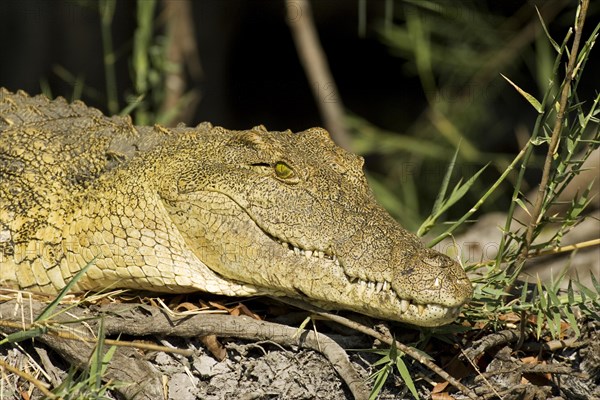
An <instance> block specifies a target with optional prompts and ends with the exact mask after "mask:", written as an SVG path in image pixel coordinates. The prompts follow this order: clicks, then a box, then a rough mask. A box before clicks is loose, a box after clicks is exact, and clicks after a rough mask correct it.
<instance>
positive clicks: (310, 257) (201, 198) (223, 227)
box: [167, 192, 471, 326]
mask: <svg viewBox="0 0 600 400" xmlns="http://www.w3.org/2000/svg"><path fill="white" fill-rule="evenodd" d="M182 209H183V210H185V212H176V210H182ZM167 210H169V213H170V214H171V217H172V218H173V222H174V224H175V226H177V227H178V229H179V231H180V232H181V234H182V236H183V237H184V238H185V240H186V243H187V245H188V246H189V247H190V248H191V249H192V250H193V252H194V253H195V254H196V256H197V257H198V259H199V260H201V261H202V263H203V264H204V265H206V266H207V267H208V268H210V269H211V270H213V271H214V272H215V274H218V275H219V276H221V277H222V278H223V282H227V280H230V282H231V284H232V285H233V284H234V285H239V284H240V283H243V284H245V285H248V286H253V287H256V290H257V294H269V295H273V294H275V295H287V296H290V297H295V298H299V299H302V300H304V301H308V302H311V303H315V304H318V305H319V306H321V307H323V308H326V309H347V310H352V311H356V312H359V313H363V314H366V315H370V316H373V317H377V318H384V319H390V320H397V321H402V322H406V323H411V324H415V325H420V326H440V325H444V324H447V323H450V322H452V321H453V320H454V319H455V318H456V317H457V315H458V313H459V311H460V307H461V306H462V305H463V304H464V303H465V302H466V300H467V299H468V298H469V297H470V294H471V292H470V291H471V289H470V283H468V279H466V276H464V273H463V276H459V277H457V282H458V281H460V280H461V279H463V280H464V282H459V283H461V284H463V286H464V289H463V292H464V293H463V294H464V295H463V296H458V299H456V298H455V297H454V296H438V298H437V299H436V298H435V295H432V294H431V293H427V294H426V295H425V296H424V295H422V293H421V292H419V291H415V290H412V291H411V288H413V287H415V286H416V285H413V284H412V283H411V277H410V276H404V277H403V275H406V274H403V273H402V272H403V271H404V269H403V268H400V267H396V266H393V267H390V268H388V269H389V270H391V271H394V270H396V271H399V273H397V274H396V275H395V277H392V276H390V278H389V279H387V280H386V279H380V280H365V279H361V278H359V277H357V276H355V274H353V273H352V269H350V268H347V267H345V266H344V260H343V259H342V258H341V256H338V255H333V254H331V253H329V254H328V253H327V252H326V251H323V250H317V249H314V248H313V249H312V250H309V249H302V248H300V247H297V246H294V245H292V244H290V243H287V242H285V241H283V240H281V239H278V238H276V237H274V236H272V235H271V234H270V233H268V232H266V231H265V230H263V229H262V228H260V227H259V225H258V224H257V223H256V222H255V221H254V220H253V219H252V218H251V217H250V216H249V215H248V214H247V213H246V212H245V211H244V210H243V209H242V208H241V207H239V205H238V204H237V203H235V202H234V201H233V200H231V199H230V198H229V197H227V196H225V195H223V194H220V193H216V192H201V193H196V194H194V196H191V197H190V196H188V197H186V198H185V200H182V201H174V202H171V203H170V204H167ZM424 251H425V252H427V251H428V249H425V250H424ZM425 267H427V265H425ZM364 269H365V270H369V271H370V268H369V266H368V265H365V266H364ZM431 269H432V271H433V275H432V276H434V275H435V273H437V274H438V276H439V271H438V270H437V268H435V267H431ZM461 271H462V269H461ZM370 272H372V271H370ZM418 272H421V273H424V272H426V271H425V270H424V268H423V266H422V267H421V269H420V270H419V271H418ZM425 275H426V274H425ZM429 275H431V273H430V274H429ZM222 284H223V283H222ZM440 284H441V282H440ZM425 285H426V286H427V285H428V284H427V283H425ZM420 286H422V285H420ZM429 286H435V281H434V282H433V283H432V285H429ZM467 286H468V288H467ZM198 289H201V290H206V288H204V287H199V288H198ZM434 289H435V290H433V293H441V289H442V287H439V288H434ZM450 290H453V289H452V288H451V289H450ZM430 299H433V300H430Z"/></svg>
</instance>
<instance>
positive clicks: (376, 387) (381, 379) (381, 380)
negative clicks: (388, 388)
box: [369, 364, 390, 400]
mask: <svg viewBox="0 0 600 400" xmlns="http://www.w3.org/2000/svg"><path fill="white" fill-rule="evenodd" d="M389 374H390V365H389V364H388V365H386V366H385V367H383V368H382V369H380V370H379V371H377V372H376V373H375V374H374V375H371V377H375V378H376V379H375V383H373V389H372V390H371V394H370V395H369V400H375V399H376V398H377V396H378V395H379V392H381V389H382V388H383V385H384V384H385V381H386V380H387V377H388V375H389Z"/></svg>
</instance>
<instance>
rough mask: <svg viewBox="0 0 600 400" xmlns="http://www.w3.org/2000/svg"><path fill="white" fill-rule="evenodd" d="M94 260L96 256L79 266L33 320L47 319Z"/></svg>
mask: <svg viewBox="0 0 600 400" xmlns="http://www.w3.org/2000/svg"><path fill="white" fill-rule="evenodd" d="M95 261H96V257H94V258H93V259H92V260H91V261H90V262H88V263H87V265H86V266H85V267H83V268H81V270H80V271H79V272H77V273H76V274H75V276H73V279H71V280H70V281H69V282H68V283H67V285H66V286H65V287H64V288H63V289H62V290H61V291H60V292H59V293H58V295H57V296H56V298H55V299H54V300H52V302H51V303H50V304H48V307H46V308H45V309H44V311H42V313H41V314H40V315H38V317H37V318H36V319H35V322H40V321H43V320H45V319H47V318H48V317H49V316H50V315H52V313H53V312H54V309H55V308H56V306H58V305H59V304H60V302H61V301H62V299H63V297H65V296H66V295H67V293H69V291H70V290H71V288H72V287H73V285H75V283H77V281H78V280H79V279H81V277H82V276H83V275H85V273H86V272H87V270H88V269H89V268H90V267H91V266H92V265H93V264H94V262H95Z"/></svg>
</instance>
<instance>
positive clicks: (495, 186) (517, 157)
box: [427, 141, 531, 247]
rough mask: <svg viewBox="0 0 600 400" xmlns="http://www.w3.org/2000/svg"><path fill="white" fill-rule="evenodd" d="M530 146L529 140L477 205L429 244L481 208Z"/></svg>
mask: <svg viewBox="0 0 600 400" xmlns="http://www.w3.org/2000/svg"><path fill="white" fill-rule="evenodd" d="M530 147H531V141H529V142H527V145H526V146H525V147H524V148H523V149H522V150H521V151H520V152H519V154H517V156H516V157H515V158H514V159H513V160H512V162H511V163H510V165H509V166H508V167H507V168H506V170H505V171H504V172H503V173H502V175H500V177H499V178H498V179H497V180H496V182H494V184H493V185H492V186H491V187H490V188H489V189H488V190H487V192H485V194H484V195H483V196H482V197H481V198H480V199H479V200H477V203H475V205H474V206H473V207H471V209H470V210H469V211H468V212H466V213H465V215H463V216H462V217H461V219H459V220H458V221H456V222H455V223H454V224H452V226H450V228H448V229H447V230H446V231H445V232H444V233H442V234H441V235H439V236H438V237H436V238H435V239H433V240H432V241H431V242H429V243H428V244H427V246H428V247H433V246H435V245H436V244H438V243H439V242H441V241H442V240H444V239H445V238H446V237H448V236H450V235H451V234H452V232H454V230H455V229H456V228H458V227H459V226H461V225H462V224H463V223H464V222H465V221H466V220H467V219H468V218H469V217H470V216H471V215H473V214H474V213H475V212H476V211H477V210H479V207H481V205H482V204H483V203H485V201H486V200H487V198H488V197H489V196H490V195H491V194H492V193H494V191H495V190H496V189H497V188H498V186H499V185H500V184H501V183H502V182H503V181H504V179H506V177H507V176H508V174H509V173H510V172H511V171H512V170H513V169H514V167H515V165H516V164H517V162H519V160H520V159H521V157H523V155H524V154H525V152H526V150H527V149H528V148H530Z"/></svg>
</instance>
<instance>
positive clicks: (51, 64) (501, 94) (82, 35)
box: [0, 0, 600, 228]
mask: <svg viewBox="0 0 600 400" xmlns="http://www.w3.org/2000/svg"><path fill="white" fill-rule="evenodd" d="M142 1H143V0H142ZM169 1H180V0H169ZM98 4H99V3H98V2H96V1H71V0H63V1H44V0H38V1H35V0H27V1H22V0H8V1H7V0H3V1H2V2H0V34H1V36H0V37H1V38H2V39H0V52H1V54H2V62H1V63H0V86H4V87H6V88H8V89H9V90H11V91H15V90H18V89H22V90H25V91H27V92H29V93H30V94H38V93H40V91H41V83H43V84H44V85H45V87H47V88H49V89H50V90H51V93H52V95H53V96H59V95H60V96H64V97H66V98H68V99H70V98H71V96H72V93H73V92H74V87H73V86H74V85H73V82H68V81H66V80H65V76H64V71H67V72H68V73H70V74H71V75H72V76H74V77H77V78H78V79H79V81H78V82H79V83H78V84H83V85H85V88H86V90H84V91H83V92H82V96H81V98H82V100H84V101H85V102H86V103H88V104H90V105H93V106H95V107H97V108H100V109H102V110H103V111H105V112H107V109H106V98H105V96H104V94H105V80H104V79H105V77H104V66H103V50H102V38H101V30H100V17H99V12H98ZM136 4H137V3H136V2H135V1H119V2H118V3H117V5H116V10H115V14H114V19H113V23H112V28H111V32H112V35H113V38H112V39H113V47H114V49H115V52H116V54H117V63H116V71H117V87H118V93H119V95H120V99H119V101H120V103H119V106H120V108H124V107H125V106H126V105H127V104H128V101H129V100H128V99H130V98H131V95H132V94H134V92H135V90H134V87H133V84H132V72H131V70H132V66H131V47H132V38H133V35H134V32H135V29H136ZM191 4H192V20H193V21H194V29H195V35H194V38H193V42H194V43H195V46H196V48H197V55H198V58H199V61H200V63H201V67H202V71H201V74H200V75H198V74H195V73H192V72H191V71H186V78H187V82H186V83H187V87H188V89H189V90H195V91H196V92H197V93H198V94H199V101H198V102H197V103H195V105H194V107H193V113H192V114H189V115H188V116H187V117H186V120H185V121H184V122H186V123H190V124H196V123H198V122H200V121H205V120H206V121H210V122H212V123H214V124H217V125H222V126H225V127H227V128H230V129H246V128H249V127H252V126H254V125H258V124H264V125H265V126H267V128H269V129H271V130H284V129H287V128H290V129H292V130H295V131H297V130H302V129H305V128H308V127H311V126H317V125H323V122H322V120H321V117H320V114H319V108H318V104H317V101H325V100H326V99H329V100H331V97H329V95H331V93H329V92H328V89H327V88H325V87H323V88H322V89H323V98H322V99H318V100H317V101H316V100H315V98H314V97H313V94H312V92H311V85H315V84H316V85H320V83H315V82H310V80H309V79H308V78H307V77H306V75H305V72H304V70H303V68H302V66H301V64H300V62H299V60H298V56H297V52H296V48H295V45H294V42H293V41H292V36H291V33H290V29H289V27H288V25H287V23H286V12H285V4H284V2H283V1H280V0H253V1H243V0H198V1H193V2H192V3H191ZM311 4H312V6H313V15H314V19H315V23H316V26H317V29H318V33H319V36H320V40H321V43H322V46H323V49H324V51H325V53H326V54H327V58H328V61H329V65H330V68H331V71H332V75H333V77H334V79H335V81H336V83H337V86H338V88H339V96H336V97H335V99H334V101H341V102H343V106H344V108H345V110H346V112H347V113H348V115H350V116H355V117H359V118H360V119H361V120H364V121H368V123H369V124H372V125H373V126H374V127H376V128H377V129H376V130H375V132H376V133H374V134H373V135H372V136H367V133H366V130H365V129H361V128H360V127H359V126H357V125H356V124H352V123H351V124H349V128H350V132H351V134H352V138H353V141H354V142H353V143H354V145H355V147H354V148H353V149H354V150H355V151H357V152H359V153H361V154H363V155H364V156H365V157H366V159H367V168H368V170H369V173H370V175H369V176H370V178H371V179H372V180H374V183H375V192H376V194H377V195H378V197H380V199H383V200H382V201H383V203H384V204H385V205H386V207H388V208H389V209H391V211H392V213H393V214H394V215H395V216H396V217H397V218H400V219H401V220H402V222H403V223H405V224H406V225H408V226H409V227H413V228H414V226H418V221H419V220H420V219H421V218H422V217H423V216H424V215H427V214H428V212H429V210H430V207H431V203H432V201H433V199H434V198H435V195H436V193H437V188H438V187H439V181H440V179H441V176H442V175H443V173H444V171H445V166H446V164H447V162H448V160H449V159H450V158H451V157H452V154H453V152H454V150H455V147H456V143H453V142H452V140H449V139H448V138H447V137H445V136H444V135H441V134H440V133H439V132H437V130H438V129H439V127H436V125H435V124H434V123H432V122H430V121H429V120H428V114H427V112H428V110H431V108H432V104H431V103H432V99H433V101H434V102H435V101H436V100H435V99H440V101H443V102H444V104H443V105H440V106H439V107H438V109H439V110H440V111H441V112H442V113H443V114H444V115H445V117H446V118H448V119H449V120H450V121H451V122H452V123H454V124H455V126H456V127H457V128H458V131H459V133H460V134H461V135H463V137H464V138H465V140H466V141H467V142H468V144H469V145H471V146H472V147H473V148H474V149H475V150H474V151H475V152H474V153H473V154H471V155H469V154H468V152H466V149H465V148H464V147H461V153H460V157H459V160H461V162H462V164H461V165H462V166H463V168H462V170H460V171H459V174H463V175H465V176H466V177H467V178H468V175H470V174H472V173H473V172H474V171H477V170H478V169H479V167H481V166H482V165H484V164H485V163H486V162H488V161H492V162H493V164H495V167H496V168H490V169H488V171H486V174H484V177H483V179H484V181H483V183H482V184H481V187H480V188H483V187H486V185H487V184H488V183H487V182H492V181H493V180H494V179H495V178H497V176H498V173H499V171H501V170H502V167H505V166H506V162H507V161H509V160H510V159H511V158H512V156H513V155H514V154H516V152H518V150H519V148H520V147H521V145H522V141H520V140H519V132H521V135H522V138H523V137H526V135H527V134H528V133H529V132H530V130H531V129H532V126H533V122H534V121H535V118H536V116H537V114H536V113H535V111H534V110H533V108H531V107H530V106H529V105H528V104H527V103H526V102H525V101H524V100H523V99H522V98H521V97H520V96H519V95H518V94H517V93H516V92H515V90H514V89H513V88H511V87H510V86H509V85H508V84H507V83H506V81H504V80H503V79H502V77H501V76H500V73H503V74H504V75H506V76H509V77H510V78H511V80H513V81H514V82H516V83H518V84H519V85H520V86H521V87H522V88H523V89H525V90H527V91H529V92H530V93H532V94H533V95H534V96H536V97H538V98H540V99H541V97H542V94H543V91H544V89H545V86H544V85H546V84H547V78H545V77H543V76H541V75H540V68H539V65H540V63H539V59H540V57H542V56H543V54H541V50H543V45H540V43H542V42H545V43H546V44H547V40H546V39H545V36H544V33H543V31H542V30H541V29H539V23H538V22H537V21H538V19H537V15H536V13H535V6H538V7H539V8H540V10H541V12H542V15H546V14H547V15H550V17H549V18H548V19H547V20H546V23H547V25H548V26H549V30H550V34H551V35H552V36H553V37H554V39H555V40H556V41H558V42H559V43H560V42H561V41H562V38H563V37H564V35H565V33H566V31H567V29H568V27H569V26H571V25H572V24H573V20H574V12H575V8H576V2H574V1H529V2H523V1H511V0H506V1H500V2H499V1H464V2H453V1H450V0H447V1H437V2H430V1H413V2H404V1H399V0H396V1H391V2H388V3H386V2H385V1H384V0H369V1H366V7H365V10H366V13H364V14H362V15H363V16H364V18H365V20H366V25H365V26H366V29H365V31H364V34H359V22H358V21H359V7H360V4H361V3H360V2H359V1H351V0H323V1H314V2H312V3H311ZM390 4H391V5H392V6H393V9H392V11H391V14H390V13H389V11H388V12H386V5H387V6H389V5H390ZM163 9H164V2H160V1H159V2H158V3H157V10H156V26H155V28H154V29H155V36H156V37H155V39H156V40H160V37H161V35H164V23H161V11H162V10H163ZM428 10H429V11H428ZM410 13H415V14H414V15H416V14H417V13H418V15H419V16H420V18H422V19H423V20H424V21H425V22H430V23H432V24H433V25H434V26H435V25H440V26H442V25H443V26H445V25H444V24H447V25H448V27H449V28H448V30H447V32H446V31H443V32H441V33H440V32H434V34H432V36H431V38H430V39H431V43H434V44H435V45H436V46H437V47H435V51H434V52H433V54H434V58H436V60H434V61H433V64H434V68H433V72H432V74H433V76H434V81H435V84H436V85H437V87H438V88H441V89H440V92H438V93H433V96H432V93H429V95H430V97H429V100H428V97H427V93H426V92H425V90H424V88H423V85H422V84H421V79H420V78H419V76H418V73H417V69H418V68H417V67H416V63H417V62H416V60H417V57H416V54H417V52H418V47H415V48H414V49H413V50H414V51H410V50H408V51H407V50H406V49H405V50H402V49H401V48H400V47H398V46H395V45H392V44H390V40H389V38H386V36H385V34H384V33H382V32H384V20H385V19H386V18H387V20H388V21H391V22H393V24H394V25H395V26H396V27H398V28H399V29H400V30H401V29H404V27H405V26H406V23H407V19H408V18H409V17H410ZM599 15H600V14H599V12H598V4H594V2H592V6H591V9H590V11H589V18H588V22H587V25H586V33H587V34H588V35H589V32H591V30H592V29H593V25H595V21H597V19H598V16H599ZM482 16H484V17H482ZM428 18H429V19H428ZM531 23H533V24H535V25H538V29H536V30H535V32H534V33H533V34H531V35H528V34H527V33H526V29H525V27H526V26H527V25H528V24H531ZM584 38H587V35H586V34H584ZM400 43H401V42H400ZM436 54H437V56H436ZM503 55H506V56H505V57H504V58H503ZM494 57H498V58H497V59H498V60H499V62H498V63H496V64H494V62H493V60H495V58H494ZM546 58H547V59H551V60H553V59H554V53H552V52H550V55H549V56H546ZM490 60H492V65H489V64H490V63H489V62H490ZM486 62H487V63H488V64H486ZM472 65H474V66H478V67H477V68H479V69H478V71H481V70H485V73H484V74H483V78H482V79H481V80H479V81H473V80H470V77H472V76H473V75H475V74H476V72H472V73H471V72H469V68H470V67H469V66H472ZM486 68H487V69H486ZM599 68H600V65H599V63H598V57H595V58H593V59H591V60H590V62H589V63H588V65H587V66H586V74H585V76H584V80H583V81H582V83H581V84H580V92H581V98H582V100H584V101H585V100H586V99H587V100H589V99H591V98H593V96H595V93H596V92H597V91H598V88H600V83H599V80H600V74H598V73H597V72H595V71H598V70H599ZM60 71H63V72H62V73H61V72H60ZM473 82H475V83H473ZM175 122H176V121H175ZM388 134H389V136H388ZM394 135H396V136H397V137H398V138H413V139H415V140H416V141H417V142H422V144H423V145H424V147H427V146H431V147H432V148H434V147H436V148H437V147H439V148H440V149H443V150H444V151H443V152H442V154H441V155H440V153H436V155H435V156H432V155H430V154H427V151H426V149H421V150H419V151H421V152H422V153H420V152H419V151H416V152H415V151H413V150H412V149H411V148H410V146H409V147H407V148H406V149H404V148H399V149H398V148H396V147H394V146H391V147H390V146H389V145H388V144H389V143H391V142H388V141H386V140H391V139H390V137H392V138H393V137H394ZM523 135H525V136H523ZM382 138H383V139H382ZM378 141H379V142H378ZM361 143H362V144H361ZM392 147H393V148H394V149H395V150H392ZM398 147H401V146H398ZM542 150H543V151H545V150H544V149H542ZM543 151H542V153H540V154H543ZM407 165H408V167H407ZM532 171H533V172H532V174H531V176H529V177H528V178H529V179H530V180H531V181H532V184H535V182H536V181H537V179H539V175H536V173H535V169H533V170H532ZM538 172H539V171H538ZM407 173H408V174H409V175H410V176H411V179H410V181H406V180H405V179H404V177H405V175H406V174H407ZM510 189H511V188H510V182H509V183H507V192H506V194H499V195H497V196H496V198H495V199H492V202H491V203H490V204H487V205H486V206H485V207H487V208H486V209H487V210H493V209H505V208H506V206H507V204H508V201H510V200H509V199H510V194H511V193H510ZM412 192H414V193H412ZM478 194H479V193H475V194H474V195H473V196H472V198H468V197H467V199H466V203H465V205H464V206H463V209H462V210H461V208H460V207H458V209H457V213H459V214H460V212H461V211H464V209H465V208H467V209H468V207H470V204H472V201H473V200H474V199H477V196H478ZM407 211H409V214H412V216H411V217H406V214H407ZM403 215H404V216H403Z"/></svg>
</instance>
